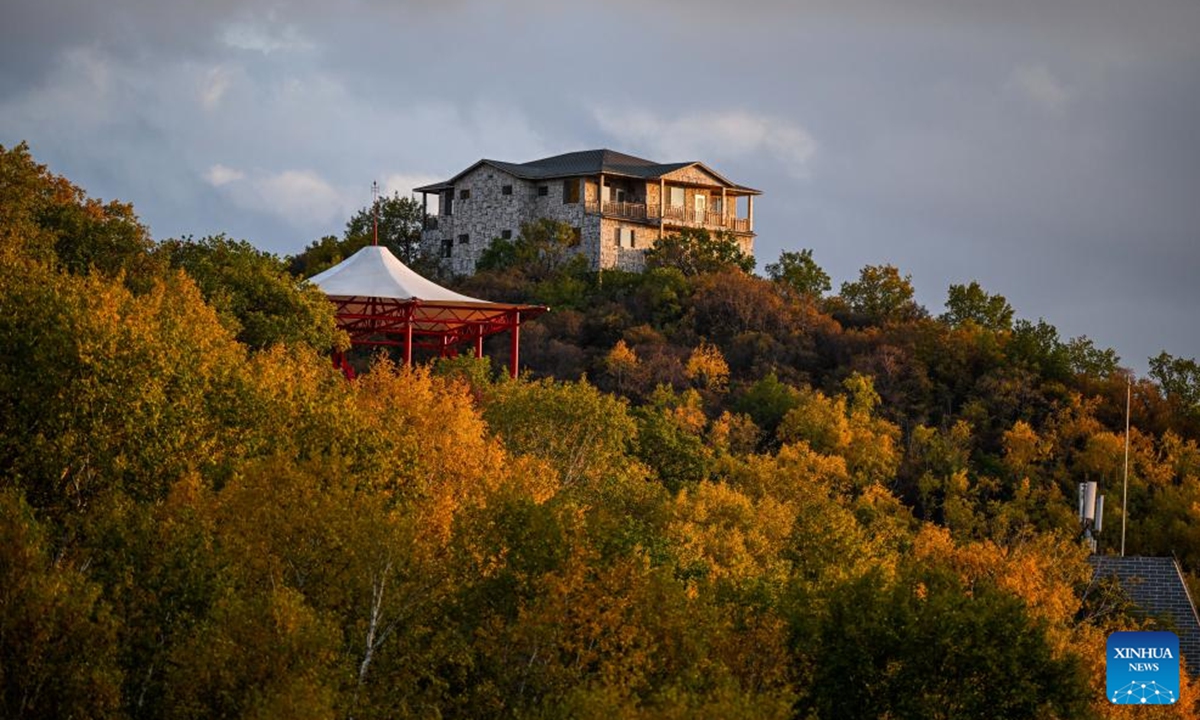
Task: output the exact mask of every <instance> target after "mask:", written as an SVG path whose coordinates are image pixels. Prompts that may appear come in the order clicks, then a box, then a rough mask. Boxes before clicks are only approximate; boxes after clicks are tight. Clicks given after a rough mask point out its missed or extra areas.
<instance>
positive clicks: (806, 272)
mask: <svg viewBox="0 0 1200 720" xmlns="http://www.w3.org/2000/svg"><path fill="white" fill-rule="evenodd" d="M812 255H813V251H812V250H809V249H805V250H801V251H800V252H792V251H786V250H785V251H784V252H783V253H781V254H780V255H779V260H778V262H773V263H770V264H768V265H767V276H768V277H770V278H771V279H772V280H774V281H775V283H776V284H777V285H778V286H779V287H780V288H782V289H783V292H784V293H785V294H787V295H789V296H791V297H796V298H802V297H803V298H809V299H811V300H818V299H820V298H821V296H823V295H824V294H825V293H827V292H829V290H830V288H832V287H833V286H832V285H830V284H829V275H828V274H827V273H826V272H825V271H824V270H822V269H821V266H820V265H818V264H817V263H816V261H814V260H813V256H812Z"/></svg>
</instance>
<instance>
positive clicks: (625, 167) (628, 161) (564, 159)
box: [416, 149, 758, 193]
mask: <svg viewBox="0 0 1200 720" xmlns="http://www.w3.org/2000/svg"><path fill="white" fill-rule="evenodd" d="M485 164H486V165H491V166H493V167H495V168H498V169H500V170H503V171H504V172H506V173H509V174H511V175H513V176H515V177H519V178H521V179H523V180H549V179H551V178H563V177H576V176H579V175H599V174H600V173H604V174H605V175H622V176H626V177H635V178H642V179H646V180H652V179H654V178H658V177H662V176H663V175H666V174H668V173H671V172H674V171H676V170H678V169H680V168H685V167H688V166H691V165H699V166H701V167H703V168H704V169H705V170H707V171H708V172H710V173H712V174H713V175H714V176H715V177H717V178H719V179H720V180H722V181H724V182H725V183H727V184H728V186H729V187H731V188H737V189H739V190H747V191H750V192H755V193H756V192H758V191H757V190H754V189H752V188H748V187H745V186H744V185H738V184H737V183H734V182H730V181H729V180H726V179H725V178H724V177H721V175H719V174H718V173H717V172H716V171H714V170H713V169H712V168H709V167H707V166H705V165H704V164H703V163H701V162H698V161H690V162H676V163H657V162H654V161H653V160H646V159H645V158H640V157H635V156H633V155H626V154H625V153H619V152H617V151H615V150H608V149H600V150H580V151H578V152H569V153H563V154H562V155H554V156H551V157H547V158H542V159H540V160H531V161H529V162H526V163H510V162H504V161H502V160H488V159H486V158H485V159H483V160H480V161H479V162H477V163H475V164H473V165H471V166H470V167H469V168H467V169H466V170H463V171H462V172H460V173H459V174H457V175H455V176H454V177H452V178H450V179H449V180H447V181H445V182H440V183H434V184H432V185H426V186H424V187H419V188H416V191H417V192H436V191H439V190H446V189H449V188H450V187H452V186H453V185H454V183H455V182H456V181H457V180H458V179H459V178H461V177H462V176H464V175H466V174H467V173H468V172H470V171H472V170H474V169H475V168H476V167H479V166H480V165H485Z"/></svg>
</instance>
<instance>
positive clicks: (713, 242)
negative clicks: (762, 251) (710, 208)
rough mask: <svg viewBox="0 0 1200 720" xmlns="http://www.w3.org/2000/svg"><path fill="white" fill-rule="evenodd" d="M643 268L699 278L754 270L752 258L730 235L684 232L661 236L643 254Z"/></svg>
mask: <svg viewBox="0 0 1200 720" xmlns="http://www.w3.org/2000/svg"><path fill="white" fill-rule="evenodd" d="M646 267H647V268H660V267H669V268H678V269H679V271H680V272H682V273H683V274H684V275H687V276H692V275H700V274H703V273H714V272H720V271H721V270H727V269H732V268H736V269H738V270H741V271H742V272H745V273H748V272H751V271H753V270H754V256H753V255H750V254H748V253H746V252H744V251H743V250H742V247H741V245H740V244H738V241H737V238H736V237H735V236H734V235H733V234H732V233H730V232H725V231H722V232H718V233H716V234H713V233H710V232H709V231H707V230H701V229H696V228H686V229H684V230H681V231H679V232H678V233H672V234H670V235H664V236H663V237H662V238H660V239H659V240H658V241H657V242H655V243H654V247H652V248H650V249H649V250H647V251H646Z"/></svg>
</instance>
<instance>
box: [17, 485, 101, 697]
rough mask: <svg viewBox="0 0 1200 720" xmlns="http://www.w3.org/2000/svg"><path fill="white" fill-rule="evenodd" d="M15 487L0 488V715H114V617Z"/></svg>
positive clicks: (97, 591)
mask: <svg viewBox="0 0 1200 720" xmlns="http://www.w3.org/2000/svg"><path fill="white" fill-rule="evenodd" d="M47 535H48V532H47V528H45V527H44V526H43V525H42V524H41V523H39V522H38V521H37V519H36V518H35V517H34V514H33V510H32V508H30V507H29V505H27V504H26V503H25V500H24V498H22V497H21V493H20V492H19V491H18V490H15V489H13V488H11V487H2V488H0V714H2V715H3V716H4V717H6V718H46V717H64V718H65V717H119V715H118V708H119V702H120V688H121V679H122V677H121V671H120V669H119V666H118V665H117V657H116V656H117V632H118V629H119V624H118V622H117V621H116V620H115V619H114V618H113V617H112V615H111V613H110V612H109V609H108V607H107V605H106V603H105V602H104V600H103V598H102V597H101V595H100V591H101V588H100V587H99V586H97V585H96V584H95V583H92V582H89V581H88V579H87V578H86V577H85V576H84V574H83V573H82V572H80V571H79V570H78V569H77V568H76V567H74V566H73V564H72V563H71V562H70V561H69V560H67V559H64V558H61V557H55V556H54V554H53V547H52V544H51V539H50V538H49V537H47Z"/></svg>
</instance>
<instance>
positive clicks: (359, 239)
mask: <svg viewBox="0 0 1200 720" xmlns="http://www.w3.org/2000/svg"><path fill="white" fill-rule="evenodd" d="M377 216H378V220H379V244H380V245H382V246H384V247H386V248H387V249H389V250H391V251H392V252H393V253H394V254H395V255H396V257H398V258H400V261H401V262H403V263H405V264H409V265H411V264H413V263H415V262H417V261H418V260H419V259H420V257H421V232H422V230H423V229H424V227H425V212H424V209H423V208H422V206H421V203H419V202H417V201H416V200H414V199H413V198H411V197H402V196H401V195H400V193H398V192H397V193H395V194H393V195H392V196H391V197H388V196H386V195H385V196H383V197H381V198H378V199H377V200H376V201H375V203H374V205H368V206H366V207H364V208H362V209H361V210H359V211H358V212H357V213H355V214H354V215H353V216H352V217H351V218H350V219H349V220H348V221H347V222H346V232H345V236H344V239H345V241H346V242H347V243H349V244H351V245H357V246H358V247H362V246H364V245H370V244H371V243H372V242H373V241H374V237H375V220H376V217H377Z"/></svg>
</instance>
